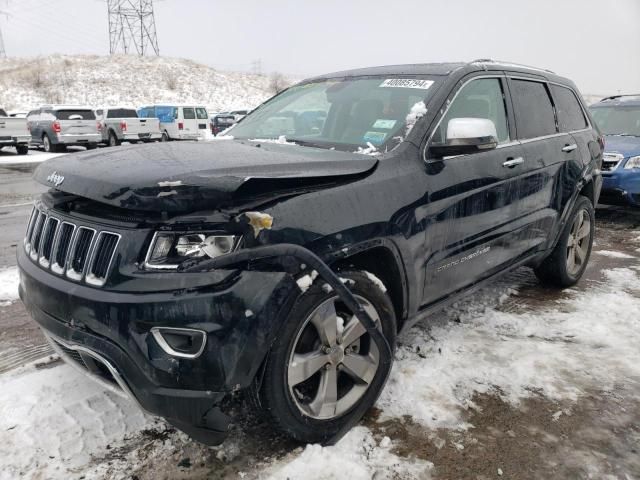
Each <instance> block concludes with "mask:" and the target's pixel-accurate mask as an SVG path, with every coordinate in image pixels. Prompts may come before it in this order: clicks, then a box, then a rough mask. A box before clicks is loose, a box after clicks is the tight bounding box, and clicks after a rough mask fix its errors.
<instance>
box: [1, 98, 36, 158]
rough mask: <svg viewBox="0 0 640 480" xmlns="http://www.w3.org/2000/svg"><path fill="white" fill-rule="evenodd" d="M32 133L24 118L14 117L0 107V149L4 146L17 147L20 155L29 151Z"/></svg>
mask: <svg viewBox="0 0 640 480" xmlns="http://www.w3.org/2000/svg"><path fill="white" fill-rule="evenodd" d="M29 140H31V133H29V128H28V127H27V120H26V119H24V118H13V117H9V115H7V112H6V111H5V110H4V109H3V108H0V149H2V147H16V150H17V151H18V155H26V154H27V153H29Z"/></svg>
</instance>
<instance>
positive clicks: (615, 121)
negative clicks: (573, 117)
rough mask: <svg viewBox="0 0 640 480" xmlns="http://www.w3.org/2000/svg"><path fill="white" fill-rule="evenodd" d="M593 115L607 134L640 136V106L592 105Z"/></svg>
mask: <svg viewBox="0 0 640 480" xmlns="http://www.w3.org/2000/svg"><path fill="white" fill-rule="evenodd" d="M591 115H593V119H594V121H595V122H596V123H597V124H598V127H600V130H602V133H604V134H605V135H632V136H634V137H640V107H637V106H633V105H631V106H610V107H592V108H591Z"/></svg>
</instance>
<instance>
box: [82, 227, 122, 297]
mask: <svg viewBox="0 0 640 480" xmlns="http://www.w3.org/2000/svg"><path fill="white" fill-rule="evenodd" d="M119 240H120V236H119V235H117V234H115V233H108V232H101V233H100V234H99V235H98V240H97V242H96V246H95V251H94V253H93V258H92V260H91V265H90V266H89V272H88V274H87V279H86V281H87V283H91V284H94V285H103V284H104V282H105V281H106V279H107V274H108V272H109V267H110V266H111V262H112V260H113V257H114V255H115V252H116V247H117V245H118V241H119Z"/></svg>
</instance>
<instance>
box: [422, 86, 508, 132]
mask: <svg viewBox="0 0 640 480" xmlns="http://www.w3.org/2000/svg"><path fill="white" fill-rule="evenodd" d="M454 118H486V119H488V120H491V121H492V122H493V123H494V125H495V126H496V132H497V134H498V141H499V142H500V143H504V142H508V141H509V124H508V122H507V111H506V108H505V104H504V95H503V92H502V84H501V81H500V79H499V78H480V79H478V80H473V81H472V82H470V83H468V84H467V85H465V86H464V87H462V89H461V90H460V92H459V93H458V94H457V95H456V97H455V100H454V101H453V103H451V106H450V107H449V110H448V111H447V113H446V114H445V116H444V118H443V119H442V121H441V122H440V126H439V127H438V130H437V131H436V133H435V135H434V138H433V142H434V143H436V144H437V143H444V142H445V141H446V137H447V126H448V125H449V121H450V120H453V119H454Z"/></svg>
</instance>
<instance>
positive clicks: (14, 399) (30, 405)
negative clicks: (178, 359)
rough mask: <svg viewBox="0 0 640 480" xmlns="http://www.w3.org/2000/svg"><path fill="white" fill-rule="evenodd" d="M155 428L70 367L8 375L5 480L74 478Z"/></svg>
mask: <svg viewBox="0 0 640 480" xmlns="http://www.w3.org/2000/svg"><path fill="white" fill-rule="evenodd" d="M154 422H156V421H155V420H152V419H150V418H149V417H147V416H146V415H145V414H143V413H142V411H141V410H140V409H139V408H138V407H137V406H136V405H135V403H133V402H132V401H129V400H126V399H124V398H121V397H119V396H118V395H116V394H114V393H112V392H109V391H105V390H104V389H103V388H101V387H100V386H98V384H96V383H95V382H93V381H91V380H90V379H88V378H87V377H86V376H84V375H83V374H81V373H80V372H78V371H76V370H75V369H74V368H72V367H71V366H69V365H62V366H58V367H54V368H48V369H43V370H36V369H35V368H33V367H29V368H24V369H20V370H17V371H15V372H12V373H9V374H4V375H2V376H0V458H2V469H1V470H0V479H2V480H5V479H6V480H9V479H15V478H72V477H75V476H76V475H77V471H78V470H79V469H83V468H85V467H86V466H87V465H88V464H89V462H90V461H91V459H92V456H93V455H95V454H102V453H104V452H105V451H106V449H107V446H108V445H112V444H113V443H114V442H115V443H117V442H120V441H122V440H123V439H124V438H125V437H126V436H128V435H131V434H133V433H135V432H138V431H140V430H141V429H143V428H149V427H151V426H153V425H154Z"/></svg>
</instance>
